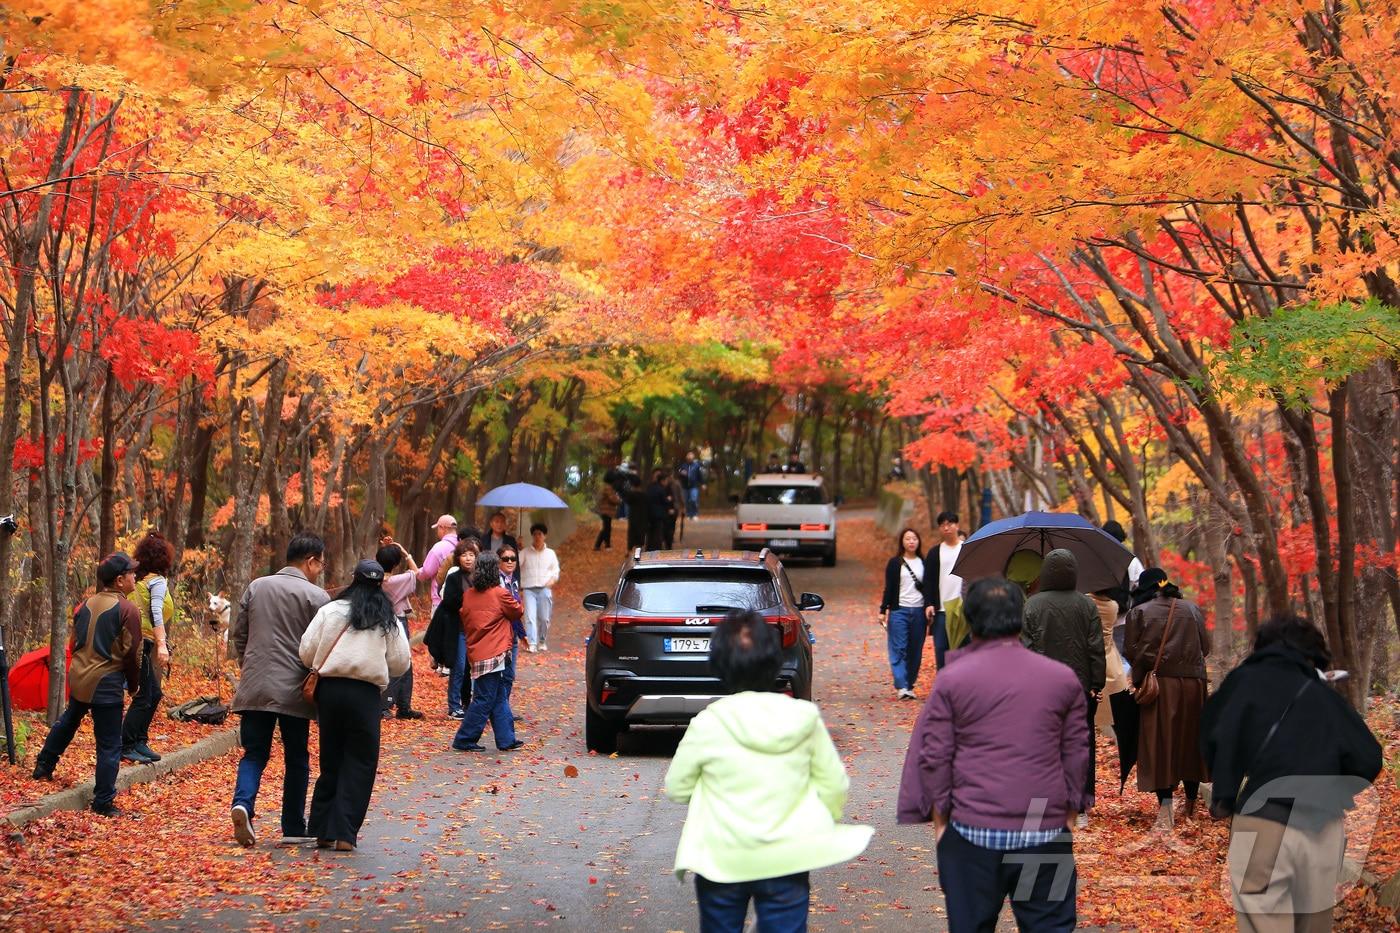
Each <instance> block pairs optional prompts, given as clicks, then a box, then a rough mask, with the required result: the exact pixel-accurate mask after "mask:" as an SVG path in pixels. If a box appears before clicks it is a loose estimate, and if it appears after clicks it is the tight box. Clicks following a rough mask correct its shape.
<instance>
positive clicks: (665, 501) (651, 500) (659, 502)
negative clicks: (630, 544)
mask: <svg viewBox="0 0 1400 933" xmlns="http://www.w3.org/2000/svg"><path fill="white" fill-rule="evenodd" d="M647 514H648V515H650V516H651V523H650V525H649V526H648V527H647V550H648V551H659V550H661V548H662V546H663V545H664V544H665V541H666V526H667V524H669V523H670V521H671V520H672V519H673V518H675V515H676V503H675V500H674V499H672V498H671V484H670V482H669V481H668V480H667V477H666V471H665V470H662V469H659V468H658V469H655V470H652V471H651V484H650V485H648V486H647Z"/></svg>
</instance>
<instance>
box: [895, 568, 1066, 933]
mask: <svg viewBox="0 0 1400 933" xmlns="http://www.w3.org/2000/svg"><path fill="white" fill-rule="evenodd" d="M963 599H964V611H965V612H966V615H967V621H968V625H969V626H970V627H971V629H972V644H971V645H970V646H969V647H967V648H965V649H963V650H960V651H956V652H954V653H953V654H952V655H951V656H950V657H949V658H948V666H947V667H946V668H944V670H943V671H942V672H941V673H940V674H939V675H938V679H937V680H936V681H935V682H934V685H933V692H932V693H931V694H929V698H928V702H927V703H925V704H924V708H923V711H922V712H921V713H920V714H919V719H918V722H917V723H916V724H915V726H914V733H913V736H912V737H911V739H910V742H909V751H908V753H907V755H906V756H905V759H904V775H903V778H902V780H901V781H900V785H899V809H898V820H899V822H901V823H926V822H928V821H929V820H932V821H933V825H934V839H935V843H936V849H937V854H938V884H939V887H941V888H942V889H943V897H944V899H945V901H946V902H947V908H948V925H949V929H950V930H953V931H954V933H961V931H964V930H969V931H970V930H976V931H990V930H994V929H996V925H997V919H998V917H999V916H1000V914H1001V908H1002V904H1003V903H1004V902H1005V901H1006V899H1007V898H1008V897H1010V898H1011V911H1012V913H1013V914H1014V915H1015V917H1016V923H1017V925H1018V926H1019V927H1020V928H1021V929H1022V930H1035V931H1037V933H1039V931H1064V933H1068V931H1070V930H1073V929H1074V926H1075V921H1076V914H1075V893H1076V888H1077V885H1078V882H1077V875H1076V870H1075V865H1074V845H1073V841H1072V837H1071V835H1070V828H1071V827H1072V826H1073V825H1074V822H1075V816H1076V815H1077V813H1078V811H1079V810H1080V809H1081V807H1083V804H1084V801H1083V788H1084V772H1085V771H1086V770H1088V767H1089V758H1088V749H1087V748H1086V742H1087V737H1086V734H1085V733H1086V731H1087V726H1086V725H1085V714H1084V689H1083V687H1082V686H1081V685H1080V683H1079V680H1078V678H1076V677H1075V676H1074V673H1073V672H1072V671H1071V670H1070V669H1069V668H1068V667H1066V666H1065V665H1063V664H1060V663H1059V662H1057V661H1051V660H1050V659H1049V658H1044V657H1041V656H1040V655H1038V654H1035V653H1034V652H1032V651H1030V650H1028V649H1027V648H1026V647H1025V646H1023V645H1022V644H1021V639H1020V634H1021V624H1022V610H1023V606H1024V601H1023V597H1022V595H1021V590H1020V588H1019V587H1018V586H1016V585H1015V584H1013V583H1011V582H1010V581H1007V580H1005V579H1002V578H1000V577H990V578H987V579H983V580H978V581H976V582H975V583H973V584H972V585H971V586H969V587H968V590H967V593H966V595H965V596H964V597H963Z"/></svg>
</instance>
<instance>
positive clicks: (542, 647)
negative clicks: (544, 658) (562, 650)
mask: <svg viewBox="0 0 1400 933" xmlns="http://www.w3.org/2000/svg"><path fill="white" fill-rule="evenodd" d="M540 650H541V651H548V650H549V645H547V644H545V643H544V642H540Z"/></svg>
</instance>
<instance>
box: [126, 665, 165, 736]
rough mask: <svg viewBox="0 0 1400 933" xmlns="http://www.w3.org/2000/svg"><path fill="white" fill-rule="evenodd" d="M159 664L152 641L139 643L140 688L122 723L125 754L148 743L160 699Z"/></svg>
mask: <svg viewBox="0 0 1400 933" xmlns="http://www.w3.org/2000/svg"><path fill="white" fill-rule="evenodd" d="M160 674H161V671H160V664H159V663H158V659H157V658H156V644H155V642H153V641H143V642H142V643H141V686H140V687H138V688H137V690H136V696H134V697H132V698H131V708H130V709H128V710H127V711H126V719H124V720H123V721H122V751H124V752H127V751H131V749H133V748H135V747H136V746H137V745H145V744H146V743H147V742H149V741H150V738H151V735H150V729H151V718H152V717H153V716H155V714H156V707H157V706H159V705H160V699H161V697H163V696H165V694H164V693H163V692H161V689H160Z"/></svg>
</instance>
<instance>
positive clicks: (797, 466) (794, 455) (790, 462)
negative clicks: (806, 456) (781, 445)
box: [783, 450, 807, 473]
mask: <svg viewBox="0 0 1400 933" xmlns="http://www.w3.org/2000/svg"><path fill="white" fill-rule="evenodd" d="M783 472H784V473H806V472H807V464H805V463H803V462H802V457H801V455H800V454H798V452H797V451H796V450H789V451H788V458H787V463H785V464H783Z"/></svg>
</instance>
